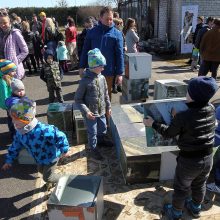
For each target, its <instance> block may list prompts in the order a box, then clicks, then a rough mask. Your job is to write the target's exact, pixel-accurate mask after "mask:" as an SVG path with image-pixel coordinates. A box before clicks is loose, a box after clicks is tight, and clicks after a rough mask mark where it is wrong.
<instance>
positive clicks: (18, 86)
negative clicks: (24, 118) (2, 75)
mask: <svg viewBox="0 0 220 220" xmlns="http://www.w3.org/2000/svg"><path fill="white" fill-rule="evenodd" d="M11 91H12V94H11V96H10V97H8V98H7V99H6V100H5V105H6V107H7V109H8V110H10V108H11V106H12V105H14V104H15V103H16V102H17V101H18V100H19V99H20V98H22V97H24V96H25V88H24V84H23V82H22V81H21V80H20V79H13V80H12V82H11Z"/></svg>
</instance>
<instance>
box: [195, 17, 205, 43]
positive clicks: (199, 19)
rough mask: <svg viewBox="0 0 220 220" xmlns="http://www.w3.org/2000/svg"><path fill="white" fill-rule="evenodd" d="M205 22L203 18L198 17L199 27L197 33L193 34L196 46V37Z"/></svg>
mask: <svg viewBox="0 0 220 220" xmlns="http://www.w3.org/2000/svg"><path fill="white" fill-rule="evenodd" d="M203 21H204V17H203V16H199V17H197V25H196V29H195V33H194V34H193V44H194V45H195V42H196V37H197V35H198V33H199V31H200V30H201V28H202V26H203Z"/></svg>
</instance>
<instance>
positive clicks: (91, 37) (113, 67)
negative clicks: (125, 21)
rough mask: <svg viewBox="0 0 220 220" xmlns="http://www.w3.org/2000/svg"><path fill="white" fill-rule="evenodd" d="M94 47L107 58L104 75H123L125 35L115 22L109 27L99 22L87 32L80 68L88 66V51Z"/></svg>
mask: <svg viewBox="0 0 220 220" xmlns="http://www.w3.org/2000/svg"><path fill="white" fill-rule="evenodd" d="M94 48H99V49H100V50H101V52H102V54H103V56H104V57H105V58H106V61H107V65H106V66H105V69H104V71H102V74H103V75H104V76H114V75H121V74H122V73H123V72H124V52H123V37H122V33H121V32H120V31H119V30H117V29H116V28H115V25H114V24H113V25H112V26H111V27H109V26H106V25H103V24H102V23H101V22H99V24H98V25H97V26H95V27H94V28H92V29H91V30H89V31H88V32H87V34H86V39H85V42H84V45H83V50H82V54H81V57H80V68H86V67H88V56H87V53H88V51H89V50H92V49H94Z"/></svg>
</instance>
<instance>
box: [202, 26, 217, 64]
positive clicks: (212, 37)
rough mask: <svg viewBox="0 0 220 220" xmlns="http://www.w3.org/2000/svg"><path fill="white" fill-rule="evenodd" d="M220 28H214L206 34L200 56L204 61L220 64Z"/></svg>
mask: <svg viewBox="0 0 220 220" xmlns="http://www.w3.org/2000/svg"><path fill="white" fill-rule="evenodd" d="M219 39H220V28H218V27H214V28H212V29H211V30H210V31H208V32H206V33H205V35H204V37H203V38H202V42H201V44H200V54H201V57H202V59H203V60H205V61H212V62H220V40H219Z"/></svg>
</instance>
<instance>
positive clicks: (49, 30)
mask: <svg viewBox="0 0 220 220" xmlns="http://www.w3.org/2000/svg"><path fill="white" fill-rule="evenodd" d="M57 43H58V42H57V39H56V27H55V24H54V23H53V20H52V19H51V18H47V19H46V24H45V45H46V46H47V49H50V50H52V51H53V54H54V57H55V58H56V48H57Z"/></svg>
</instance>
